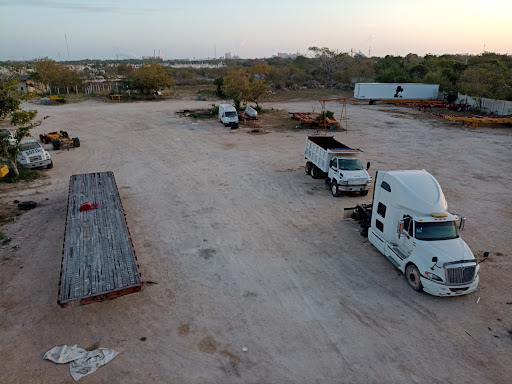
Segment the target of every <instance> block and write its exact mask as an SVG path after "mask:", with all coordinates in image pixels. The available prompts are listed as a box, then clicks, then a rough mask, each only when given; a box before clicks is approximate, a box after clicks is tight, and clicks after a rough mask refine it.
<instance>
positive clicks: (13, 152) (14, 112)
mask: <svg viewBox="0 0 512 384" xmlns="http://www.w3.org/2000/svg"><path fill="white" fill-rule="evenodd" d="M18 82H19V80H18V79H14V78H2V79H0V123H3V122H6V121H9V123H10V124H11V125H13V126H15V127H16V132H15V134H14V145H11V144H10V143H9V141H8V138H7V137H6V136H1V137H0V157H2V158H5V159H7V161H8V163H9V166H10V168H11V169H12V170H13V171H14V173H15V175H16V176H19V171H18V164H17V161H16V157H17V155H18V151H19V148H20V142H21V140H22V139H23V138H24V137H26V136H28V135H29V133H30V130H31V129H32V128H34V127H37V126H38V125H41V122H42V121H43V120H44V119H46V118H47V117H48V116H45V117H44V118H43V119H41V120H37V121H34V119H35V118H36V116H37V110H35V109H31V110H28V111H26V110H24V109H22V108H21V102H22V101H23V100H29V99H30V98H31V97H32V95H30V94H29V93H24V92H23V91H20V90H19V89H18V87H17V84H18Z"/></svg>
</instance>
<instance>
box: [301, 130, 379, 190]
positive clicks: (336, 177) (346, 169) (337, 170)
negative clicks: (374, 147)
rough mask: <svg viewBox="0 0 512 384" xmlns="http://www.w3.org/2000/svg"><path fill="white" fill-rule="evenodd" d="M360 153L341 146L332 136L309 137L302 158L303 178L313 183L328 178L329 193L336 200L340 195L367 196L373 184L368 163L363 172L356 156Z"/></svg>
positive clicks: (343, 145)
mask: <svg viewBox="0 0 512 384" xmlns="http://www.w3.org/2000/svg"><path fill="white" fill-rule="evenodd" d="M359 152H360V150H359V149H355V148H350V147H348V146H346V145H345V144H343V143H340V142H339V141H337V140H336V139H334V137H333V136H309V137H307V138H306V149H305V153H304V158H305V159H306V160H308V161H307V163H306V168H305V171H306V174H307V175H311V177H313V179H319V178H320V177H322V176H323V175H327V179H326V182H328V183H329V184H330V187H331V193H332V195H333V196H334V197H339V196H340V195H341V193H342V192H348V193H353V192H359V194H360V195H362V196H366V195H367V194H368V190H369V189H370V184H371V182H372V178H371V176H370V175H369V174H368V168H369V167H370V163H369V162H368V163H367V164H366V169H364V168H363V166H362V164H361V162H360V161H359V159H358V157H357V155H358V153H359Z"/></svg>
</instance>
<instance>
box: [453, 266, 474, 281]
mask: <svg viewBox="0 0 512 384" xmlns="http://www.w3.org/2000/svg"><path fill="white" fill-rule="evenodd" d="M475 271H476V265H474V264H471V265H460V264H459V265H454V266H451V265H450V266H447V267H446V276H447V278H448V284H468V283H471V282H472V281H473V279H474V278H475Z"/></svg>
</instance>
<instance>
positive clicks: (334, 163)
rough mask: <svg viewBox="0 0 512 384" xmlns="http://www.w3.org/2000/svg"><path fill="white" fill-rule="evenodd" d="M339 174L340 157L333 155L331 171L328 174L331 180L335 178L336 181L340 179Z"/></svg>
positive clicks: (330, 165)
mask: <svg viewBox="0 0 512 384" xmlns="http://www.w3.org/2000/svg"><path fill="white" fill-rule="evenodd" d="M337 175H338V159H337V158H335V157H333V158H332V159H331V163H330V164H329V172H328V173H327V176H328V177H329V179H331V181H332V180H333V179H334V180H336V181H338V180H339V177H338V176H337Z"/></svg>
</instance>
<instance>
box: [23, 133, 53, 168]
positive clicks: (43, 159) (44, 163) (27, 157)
mask: <svg viewBox="0 0 512 384" xmlns="http://www.w3.org/2000/svg"><path fill="white" fill-rule="evenodd" d="M17 160H18V162H19V163H20V164H21V165H22V166H23V168H39V167H48V168H52V167H53V162H52V159H51V157H50V154H49V153H48V151H46V150H45V149H44V148H43V146H42V145H41V143H40V142H39V141H37V140H34V139H28V140H23V141H22V142H21V143H20V148H19V151H18V157H17Z"/></svg>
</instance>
